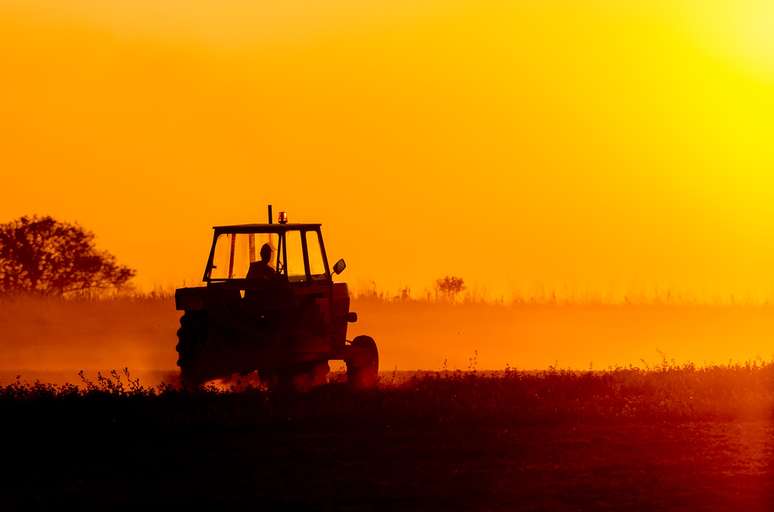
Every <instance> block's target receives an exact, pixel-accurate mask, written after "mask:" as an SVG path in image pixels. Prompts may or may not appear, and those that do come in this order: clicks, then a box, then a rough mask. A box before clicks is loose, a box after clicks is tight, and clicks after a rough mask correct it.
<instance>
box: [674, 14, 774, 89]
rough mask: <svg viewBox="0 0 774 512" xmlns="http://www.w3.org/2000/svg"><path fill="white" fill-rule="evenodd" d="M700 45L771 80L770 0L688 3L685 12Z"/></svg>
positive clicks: (773, 34) (773, 28)
mask: <svg viewBox="0 0 774 512" xmlns="http://www.w3.org/2000/svg"><path fill="white" fill-rule="evenodd" d="M687 14H688V16H689V17H690V18H691V20H692V23H693V24H694V25H695V27H696V29H697V31H698V33H699V34H700V36H701V39H702V41H703V44H705V45H707V46H708V47H710V48H712V50H713V51H715V52H719V53H721V54H724V55H725V56H726V57H728V58H730V59H733V60H734V61H736V62H737V63H739V64H740V65H742V66H744V67H747V68H749V70H750V71H752V72H755V73H761V74H765V75H766V76H767V77H768V78H772V79H774V3H772V2H770V1H769V0H736V1H734V0H715V1H709V2H708V1H702V2H691V8H690V9H689V10H688V11H687Z"/></svg>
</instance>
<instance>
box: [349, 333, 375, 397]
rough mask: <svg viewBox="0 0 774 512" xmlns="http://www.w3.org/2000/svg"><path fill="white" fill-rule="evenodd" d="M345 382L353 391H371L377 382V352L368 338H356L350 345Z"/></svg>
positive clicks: (373, 343) (371, 339) (371, 340)
mask: <svg viewBox="0 0 774 512" xmlns="http://www.w3.org/2000/svg"><path fill="white" fill-rule="evenodd" d="M349 350H350V356H349V359H347V361H346V363H347V382H349V385H350V386H352V387H353V388H355V389H360V390H364V389H373V388H375V387H376V383H377V381H378V380H379V350H378V349H377V348H376V342H375V341H374V340H373V338H371V337H370V336H358V337H356V338H355V339H354V340H352V344H351V345H350V348H349Z"/></svg>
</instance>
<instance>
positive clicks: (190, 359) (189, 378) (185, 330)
mask: <svg viewBox="0 0 774 512" xmlns="http://www.w3.org/2000/svg"><path fill="white" fill-rule="evenodd" d="M177 339H178V341H177V347H175V348H176V349H177V353H178V358H177V365H178V366H179V367H180V381H181V383H182V385H183V386H184V387H185V388H197V387H199V386H201V385H202V384H203V383H204V380H205V379H204V378H203V376H202V375H201V373H200V371H199V370H198V369H197V366H198V363H199V353H200V351H201V350H202V347H203V346H204V343H205V342H206V341H207V315H206V313H205V312H202V311H186V312H185V313H184V314H183V316H182V317H181V318H180V329H178V330H177Z"/></svg>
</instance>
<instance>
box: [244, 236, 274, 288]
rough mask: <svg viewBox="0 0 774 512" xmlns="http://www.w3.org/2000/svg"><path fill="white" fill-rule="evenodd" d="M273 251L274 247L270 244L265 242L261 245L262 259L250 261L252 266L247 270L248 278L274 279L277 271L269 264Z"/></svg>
mask: <svg viewBox="0 0 774 512" xmlns="http://www.w3.org/2000/svg"><path fill="white" fill-rule="evenodd" d="M271 253H272V249H271V246H270V245H269V244H263V245H262V246H261V259H260V261H254V262H253V263H250V268H249V270H248V271H247V279H272V278H273V277H275V276H276V275H277V273H276V271H275V270H274V269H273V268H271V265H269V262H270V261H271Z"/></svg>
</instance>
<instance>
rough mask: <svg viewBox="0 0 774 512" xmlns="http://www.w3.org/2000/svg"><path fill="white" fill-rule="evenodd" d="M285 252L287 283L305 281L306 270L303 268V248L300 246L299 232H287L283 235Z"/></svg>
mask: <svg viewBox="0 0 774 512" xmlns="http://www.w3.org/2000/svg"><path fill="white" fill-rule="evenodd" d="M285 243H286V250H287V258H288V259H287V276H288V280H289V281H304V280H306V268H305V267H304V248H303V246H302V245H301V232H300V231H288V232H286V233H285Z"/></svg>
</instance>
